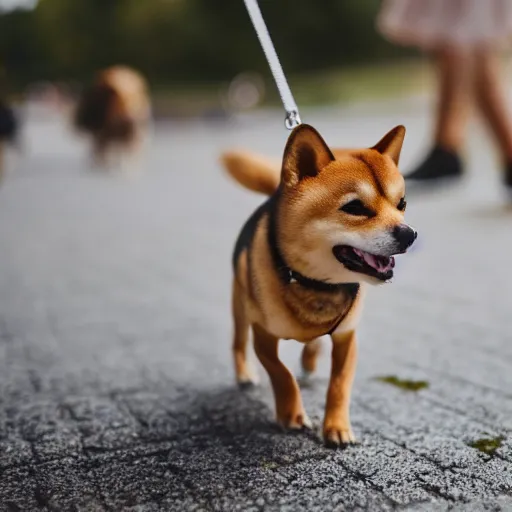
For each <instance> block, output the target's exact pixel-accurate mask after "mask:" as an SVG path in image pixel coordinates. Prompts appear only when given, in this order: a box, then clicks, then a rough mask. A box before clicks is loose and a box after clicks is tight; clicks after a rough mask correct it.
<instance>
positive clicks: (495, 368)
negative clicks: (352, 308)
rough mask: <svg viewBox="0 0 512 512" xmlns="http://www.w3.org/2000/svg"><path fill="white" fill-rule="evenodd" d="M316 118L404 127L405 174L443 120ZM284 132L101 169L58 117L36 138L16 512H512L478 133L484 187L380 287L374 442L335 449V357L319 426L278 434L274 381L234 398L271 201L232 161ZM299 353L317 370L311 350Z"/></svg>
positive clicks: (358, 411)
mask: <svg viewBox="0 0 512 512" xmlns="http://www.w3.org/2000/svg"><path fill="white" fill-rule="evenodd" d="M303 116H304V118H305V119H307V120H308V122H310V123H311V124H313V125H315V126H316V127H317V128H318V129H319V130H320V131H321V132H322V133H323V134H324V135H325V137H326V139H327V140H328V141H329V142H331V143H332V144H336V145H346V146H355V145H370V144H372V143H374V142H375V141H376V140H377V139H378V138H379V137H380V136H381V135H382V134H383V133H384V132H385V131H386V130H387V129H389V128H391V127H392V126H393V125H394V124H398V123H404V124H406V125H407V126H408V128H409V135H408V138H407V141H406V147H405V150H404V155H403V165H404V168H407V167H408V166H409V165H411V163H412V162H413V161H414V160H415V158H417V157H418V156H419V155H420V154H421V151H422V150H424V149H425V147H426V145H427V141H428V134H429V126H428V123H426V122H425V117H426V111H425V105H424V104H418V105H416V104H414V103H407V102H404V104H402V105H380V104H377V105H374V106H372V107H368V106H365V107H351V108H349V109H337V110H330V111H328V110H312V111H309V112H308V111H306V112H304V113H303ZM285 136H286V133H285V132H284V130H282V119H281V115H280V113H274V112H263V113H260V114H258V115H255V116H252V117H241V118H239V119H236V120H234V121H232V122H229V123H214V122H212V123H210V124H208V123H206V124H203V123H198V122H190V123H186V124H183V123H182V124H180V125H174V124H160V125H159V126H158V128H157V130H156V132H155V134H154V138H153V141H152V143H151V146H150V151H149V153H148V155H147V157H146V162H147V163H146V172H145V173H141V174H133V175H130V176H124V175H109V176H104V175H101V174H94V173H91V172H87V169H86V164H85V159H84V152H83V150H84V148H83V147H82V146H81V144H80V142H79V141H77V140H74V139H73V138H72V137H71V135H70V134H69V133H68V132H67V130H66V127H65V125H64V124H63V123H62V122H60V121H59V120H51V119H49V120H39V121H37V122H32V123H30V124H29V125H28V126H27V146H28V152H27V154H26V155H25V156H24V157H23V158H22V159H21V160H20V161H18V162H17V168H16V169H14V170H13V171H12V172H10V173H9V174H8V176H7V180H6V182H5V183H4V184H3V186H2V188H1V189H0V241H1V252H2V265H0V289H1V290H2V293H1V294H0V511H2V512H3V511H6V512H7V511H9V512H13V511H32V510H34V511H36V510H44V511H68V510H70V511H71V510H77V511H125V510H126V511H133V512H156V511H180V512H181V511H210V510H214V511H232V510H233V511H234V510H243V511H290V512H292V511H293V512H296V511H302V510H304V511H344V510H372V511H373V510H414V511H423V510H425V511H426V510H428V511H430V510H440V511H444V510H455V511H467V510H474V511H481V510H504V511H506V510H512V437H511V429H512V391H511V390H512V372H510V370H509V368H510V364H511V361H512V341H511V338H512V336H511V333H512V316H511V315H510V304H511V297H512V275H511V273H510V272H509V271H508V268H509V264H510V253H511V251H510V249H511V248H512V241H511V240H512V239H511V237H510V235H509V233H510V224H511V221H512V215H510V214H509V213H508V212H507V211H506V210H505V209H504V203H503V201H502V199H501V197H500V189H499V176H498V172H497V171H498V168H497V165H496V162H495V159H494V157H493V154H492V152H491V151H490V150H489V147H488V145H487V144H486V142H485V140H484V139H483V138H482V137H481V132H480V129H479V128H478V127H476V128H474V129H473V131H472V136H471V144H470V145H469V157H470V160H469V161H470V166H469V169H468V170H469V173H468V177H467V180H466V181H465V182H464V183H462V184H460V185H458V186H456V187H453V188H451V189H449V190H444V191H441V192H440V193H438V194H433V193H430V194H426V193H421V192H416V193H414V191H412V192H411V193H410V194H409V212H408V215H409V220H410V221H411V223H413V224H414V225H415V226H416V227H417V228H418V230H419V232H420V239H419V243H418V247H417V249H416V250H415V251H413V252H412V253H411V254H410V255H409V256H407V258H403V259H401V260H400V261H399V262H398V268H397V277H396V279H395V282H394V283H393V284H391V285H388V286H383V287H379V288H376V289H373V290H371V292H370V293H369V298H368V301H367V305H366V311H365V314H364V319H363V324H362V327H361V331H360V335H359V339H360V353H361V356H360V364H359V367H358V375H357V378H356V384H355V390H354V399H353V413H352V416H353V423H354V428H355V431H356V434H357V435H358V437H359V439H360V441H361V444H360V445H358V446H356V447H351V448H349V449H347V450H345V451H339V452H334V451H331V450H329V449H327V448H324V447H323V446H322V443H321V441H320V438H319V432H318V429H319V425H320V422H321V417H322V413H323V407H324V400H325V391H326V387H327V380H328V371H329V367H328V364H329V357H328V342H327V341H326V342H325V350H324V354H323V357H322V361H321V364H320V369H319V372H318V375H317V376H316V377H315V378H314V379H313V380H312V382H311V383H309V384H308V385H307V386H305V387H304V389H303V394H304V401H305V405H306V408H307V410H308V412H309V414H310V416H311V417H312V418H313V420H314V422H315V424H316V426H317V430H316V431H315V432H312V433H308V434H306V433H299V434H288V433H284V432H282V431H280V430H279V429H278V428H277V427H276V426H275V425H274V423H273V411H272V397H271V393H270V389H269V384H268V380H267V379H266V377H265V376H264V374H263V372H262V371H261V369H260V373H261V374H262V376H263V379H262V385H261V386H260V387H259V388H258V389H254V390H251V391H248V392H240V391H238V390H237V389H236V387H235V386H234V383H233V374H232V368H231V358H230V348H229V340H230V332H231V326H230V317H229V288H230V287H229V279H230V251H231V247H232V244H233V241H234V238H235V236H236V233H237V229H238V228H239V227H240V225H241V224H242V222H243V220H244V219H245V218H246V217H247V215H248V214H249V213H250V212H251V210H253V209H254V208H255V207H256V206H257V205H258V203H259V202H260V201H261V198H259V197H257V196H255V195H252V194H250V193H247V192H245V191H243V190H240V189H239V188H238V187H236V186H235V185H233V184H232V183H230V182H229V181H228V180H227V179H226V178H225V177H224V176H223V175H222V173H221V171H220V169H219V168H218V165H217V157H218V154H219V152H220V151H221V150H222V149H224V148H226V147H233V146H245V147H250V148H251V149H253V150H256V151H261V152H264V153H268V154H269V155H279V154H280V153H281V151H282V147H283V145H284V140H285ZM281 348H282V355H283V359H284V360H285V362H286V363H287V364H288V365H289V366H290V367H291V368H292V369H293V370H294V371H297V370H298V354H299V350H300V346H299V345H298V344H295V343H293V342H284V343H283V344H282V347H281ZM386 376H387V377H389V376H391V377H393V379H394V380H395V381H396V380H397V379H399V380H398V382H399V381H400V379H401V380H402V381H403V380H411V381H414V382H417V381H423V382H425V383H426V384H427V385H428V387H425V388H424V389H421V390H419V391H417V392H412V391H407V390H405V389H403V388H400V387H396V386H394V385H392V384H389V383H386V382H383V381H382V380H378V377H386ZM393 379H392V380H393ZM482 438H489V439H499V440H500V441H499V442H500V446H499V447H497V448H496V450H494V451H493V450H491V452H492V453H491V452H489V453H484V452H482V451H479V450H478V449H476V448H475V447H473V446H472V445H474V443H475V442H476V441H478V440H481V439H482Z"/></svg>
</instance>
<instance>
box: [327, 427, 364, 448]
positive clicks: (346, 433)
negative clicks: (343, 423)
mask: <svg viewBox="0 0 512 512" xmlns="http://www.w3.org/2000/svg"><path fill="white" fill-rule="evenodd" d="M324 442H325V445H326V446H327V447H329V448H346V447H347V446H350V445H353V444H357V441H356V438H355V436H354V433H353V432H352V429H351V428H350V427H348V428H337V427H327V428H325V429H324Z"/></svg>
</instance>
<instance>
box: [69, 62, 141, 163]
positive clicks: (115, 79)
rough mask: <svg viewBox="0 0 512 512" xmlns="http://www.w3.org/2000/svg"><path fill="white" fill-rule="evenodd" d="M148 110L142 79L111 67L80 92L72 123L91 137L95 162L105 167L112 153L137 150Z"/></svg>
mask: <svg viewBox="0 0 512 512" xmlns="http://www.w3.org/2000/svg"><path fill="white" fill-rule="evenodd" d="M150 110H151V107H150V101H149V96H148V91H147V85H146V82H145V80H144V78H143V77H142V75H141V74H140V73H138V72H137V71H135V70H133V69H130V68H128V67H124V66H114V67H111V68H108V69H105V70H103V71H101V72H100V73H98V75H97V76H96V79H95V80H94V82H93V84H92V85H91V86H90V87H89V88H88V89H86V90H85V91H84V93H83V95H82V97H81V98H80V100H79V102H78V105H77V109H76V112H75V119H74V123H75V126H76V127H77V129H78V130H80V131H82V132H84V133H86V134H88V135H89V136H90V137H91V140H92V152H93V157H94V160H95V162H96V163H97V164H100V165H105V164H106V163H107V157H108V155H109V153H110V152H111V150H112V149H118V150H119V151H120V152H122V153H132V154H133V153H134V152H135V151H136V150H137V149H139V147H140V144H141V142H142V140H143V137H144V133H145V131H146V129H147V126H148V122H149V118H150Z"/></svg>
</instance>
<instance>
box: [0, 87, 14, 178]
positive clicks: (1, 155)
mask: <svg viewBox="0 0 512 512" xmlns="http://www.w3.org/2000/svg"><path fill="white" fill-rule="evenodd" d="M18 132H19V125H18V119H17V115H16V113H15V111H14V108H13V107H12V105H10V104H9V103H8V101H7V99H6V98H4V97H2V94H1V92H0V181H1V180H2V179H3V175H4V172H5V166H6V162H5V156H6V155H5V153H6V146H7V144H9V143H10V144H16V145H17V144H18V142H19V139H18V137H19V133H18Z"/></svg>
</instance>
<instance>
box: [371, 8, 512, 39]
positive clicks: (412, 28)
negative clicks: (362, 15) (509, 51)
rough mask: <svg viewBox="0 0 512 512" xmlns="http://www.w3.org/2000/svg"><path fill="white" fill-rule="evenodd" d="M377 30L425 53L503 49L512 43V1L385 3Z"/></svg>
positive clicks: (389, 37) (378, 20)
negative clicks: (485, 47)
mask: <svg viewBox="0 0 512 512" xmlns="http://www.w3.org/2000/svg"><path fill="white" fill-rule="evenodd" d="M377 26H378V29H379V31H380V32H381V33H382V34H383V35H384V36H385V37H386V38H387V39H389V40H390V41H392V42H394V43H397V44H403V45H409V46H419V47H420V48H423V49H436V48H439V47H441V46H446V45H452V46H462V47H470V46H477V45H490V46H503V45H506V44H508V43H509V42H510V41H511V40H512V0H384V2H383V6H382V9H381V11H380V13H379V16H378V19H377Z"/></svg>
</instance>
